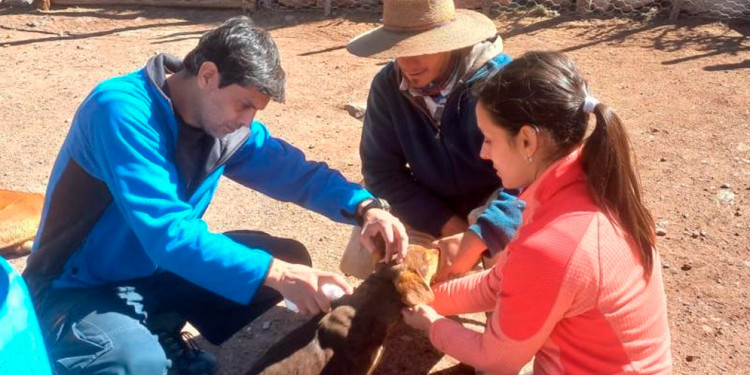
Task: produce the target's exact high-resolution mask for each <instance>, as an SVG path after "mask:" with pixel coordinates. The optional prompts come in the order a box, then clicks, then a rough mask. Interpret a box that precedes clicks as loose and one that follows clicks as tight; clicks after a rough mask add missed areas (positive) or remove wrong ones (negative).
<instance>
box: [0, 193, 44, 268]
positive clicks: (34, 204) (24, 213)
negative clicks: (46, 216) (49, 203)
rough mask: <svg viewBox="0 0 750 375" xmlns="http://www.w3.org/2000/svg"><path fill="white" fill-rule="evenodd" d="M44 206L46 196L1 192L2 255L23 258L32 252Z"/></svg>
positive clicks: (0, 226) (0, 230)
mask: <svg viewBox="0 0 750 375" xmlns="http://www.w3.org/2000/svg"><path fill="white" fill-rule="evenodd" d="M43 206H44V195H42V194H36V193H23V192H20V191H12V190H0V255H1V256H3V257H21V256H24V255H27V254H28V253H29V252H31V246H32V241H33V240H34V236H36V231H37V228H38V227H39V221H40V220H41V216H42V207H43Z"/></svg>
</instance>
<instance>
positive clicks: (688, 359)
mask: <svg viewBox="0 0 750 375" xmlns="http://www.w3.org/2000/svg"><path fill="white" fill-rule="evenodd" d="M696 358H697V357H696V356H694V355H689V356H687V357H685V360H686V361H688V362H693V361H695V359H696Z"/></svg>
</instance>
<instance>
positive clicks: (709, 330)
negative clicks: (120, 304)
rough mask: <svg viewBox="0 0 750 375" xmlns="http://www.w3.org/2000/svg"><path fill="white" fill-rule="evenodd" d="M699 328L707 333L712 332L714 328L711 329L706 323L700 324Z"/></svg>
mask: <svg viewBox="0 0 750 375" xmlns="http://www.w3.org/2000/svg"><path fill="white" fill-rule="evenodd" d="M701 329H702V330H703V332H705V333H707V334H712V333H714V329H713V328H711V327H710V326H709V325H708V324H704V325H702V326H701Z"/></svg>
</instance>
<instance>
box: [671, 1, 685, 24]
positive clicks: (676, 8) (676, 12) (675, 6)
mask: <svg viewBox="0 0 750 375" xmlns="http://www.w3.org/2000/svg"><path fill="white" fill-rule="evenodd" d="M682 2H683V0H673V2H672V11H671V12H670V13H669V20H670V21H677V17H679V16H680V8H682Z"/></svg>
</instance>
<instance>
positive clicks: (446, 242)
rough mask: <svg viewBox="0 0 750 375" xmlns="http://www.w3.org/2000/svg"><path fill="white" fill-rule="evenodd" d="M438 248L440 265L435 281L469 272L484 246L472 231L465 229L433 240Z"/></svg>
mask: <svg viewBox="0 0 750 375" xmlns="http://www.w3.org/2000/svg"><path fill="white" fill-rule="evenodd" d="M434 245H435V246H436V247H437V248H438V249H440V265H439V266H438V272H437V274H436V275H435V281H445V280H448V279H450V278H453V277H457V276H461V275H463V274H465V273H467V272H469V271H470V270H471V269H472V268H473V267H474V265H476V264H477V262H478V261H479V257H480V256H481V255H482V251H484V249H485V246H484V242H482V240H481V239H480V238H479V237H478V236H477V235H476V234H475V233H474V232H472V231H470V230H469V231H466V232H464V233H459V234H456V235H453V236H449V237H443V238H441V239H439V240H437V241H435V243H434Z"/></svg>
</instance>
